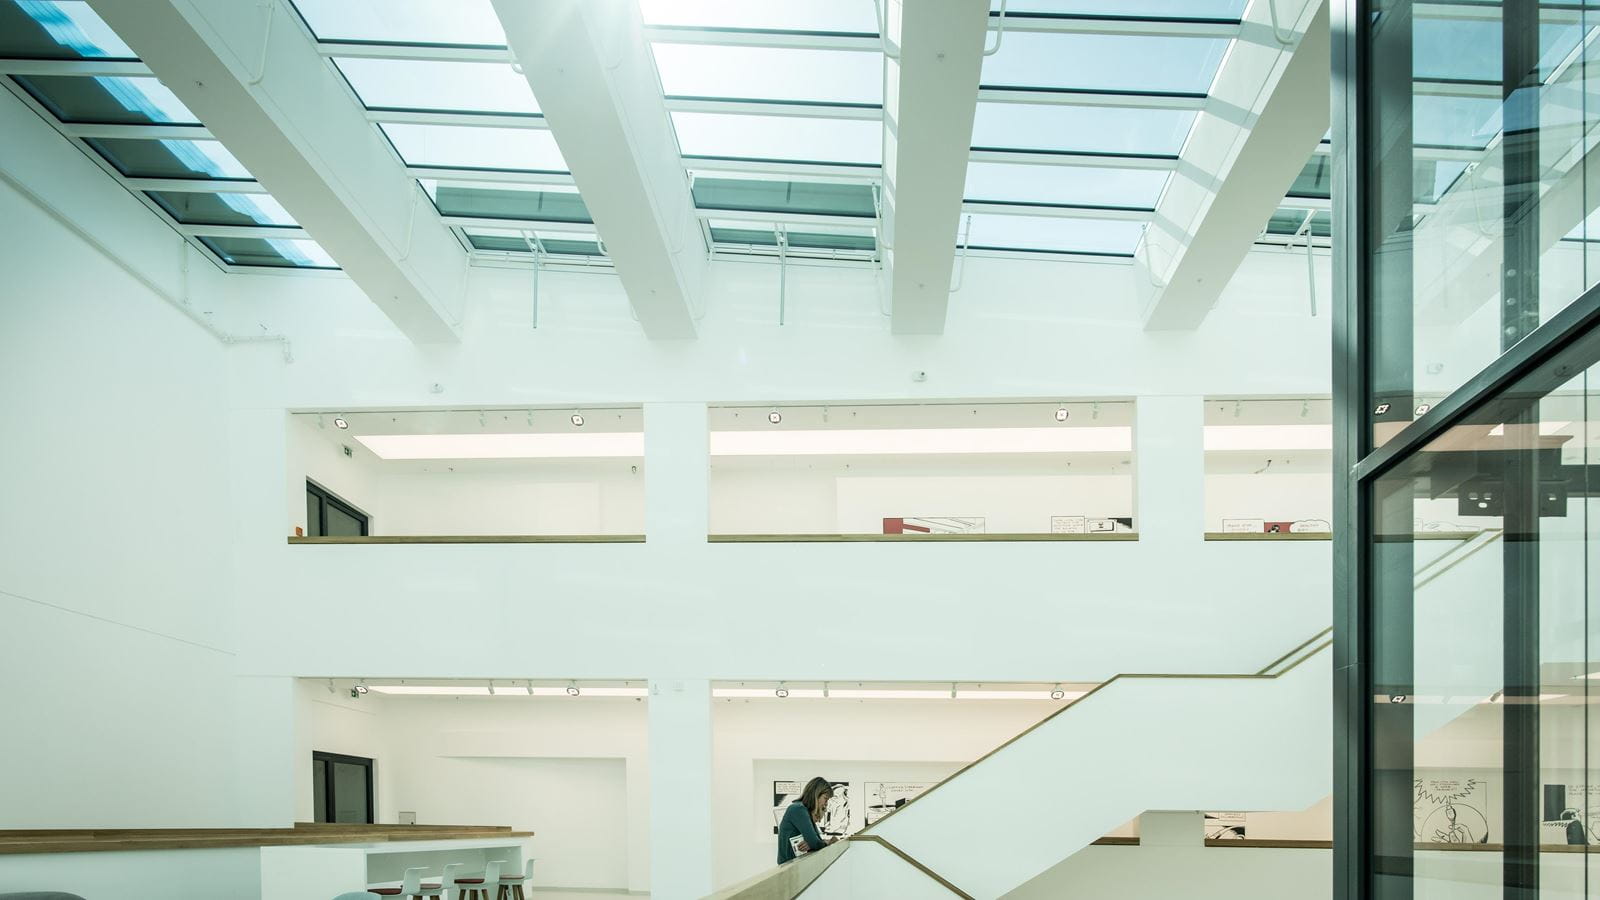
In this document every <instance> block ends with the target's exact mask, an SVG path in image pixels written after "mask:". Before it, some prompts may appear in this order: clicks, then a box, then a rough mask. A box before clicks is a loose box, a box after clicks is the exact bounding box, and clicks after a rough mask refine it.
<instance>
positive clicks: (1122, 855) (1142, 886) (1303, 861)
mask: <svg viewBox="0 0 1600 900" xmlns="http://www.w3.org/2000/svg"><path fill="white" fill-rule="evenodd" d="M1286 896H1293V897H1295V898H1297V900H1318V898H1325V897H1332V896H1333V851H1331V850H1278V849H1256V848H1251V849H1242V848H1228V849H1223V848H1207V847H1181V846H1161V845H1157V846H1139V847H1106V846H1091V847H1085V848H1084V849H1082V850H1079V851H1078V852H1077V853H1075V854H1073V855H1072V856H1069V857H1067V858H1066V859H1065V860H1063V861H1061V862H1060V863H1058V864H1056V865H1055V866H1052V867H1051V868H1049V869H1046V870H1045V871H1044V872H1042V873H1040V874H1039V875H1038V876H1037V877H1035V878H1034V879H1033V880H1032V881H1029V882H1028V883H1026V884H1024V885H1022V886H1021V887H1019V888H1017V889H1015V890H1013V891H1011V892H1010V893H1008V894H1006V895H1005V897H1006V898H1007V900H1057V898H1060V897H1072V898H1074V900H1080V898H1081V900H1169V898H1172V897H1185V898H1193V900H1281V898H1283V897H1286Z"/></svg>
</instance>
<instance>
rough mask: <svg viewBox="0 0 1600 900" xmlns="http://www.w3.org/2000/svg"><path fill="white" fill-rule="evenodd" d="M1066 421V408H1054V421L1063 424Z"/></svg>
mask: <svg viewBox="0 0 1600 900" xmlns="http://www.w3.org/2000/svg"><path fill="white" fill-rule="evenodd" d="M1066 420H1067V408H1066V407H1065V406H1061V407H1057V408H1056V421H1057V422H1065V421H1066Z"/></svg>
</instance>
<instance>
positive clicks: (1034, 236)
mask: <svg viewBox="0 0 1600 900" xmlns="http://www.w3.org/2000/svg"><path fill="white" fill-rule="evenodd" d="M963 218H965V217H963ZM963 227H965V226H963ZM1143 233H1144V225H1143V224H1142V223H1139V222H1115V221H1105V220H1101V219H1065V218H1055V217H1052V216H1005V215H992V214H988V213H982V214H976V215H973V216H972V226H971V229H970V230H968V231H967V243H968V245H969V246H970V247H971V248H972V249H985V250H1036V251H1042V252H1046V253H1089V254H1097V255H1108V256H1132V255H1133V249H1134V247H1136V246H1138V244H1139V236H1140V235H1141V234H1143Z"/></svg>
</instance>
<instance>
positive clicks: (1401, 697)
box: [1389, 694, 1407, 703]
mask: <svg viewBox="0 0 1600 900" xmlns="http://www.w3.org/2000/svg"><path fill="white" fill-rule="evenodd" d="M1406 700H1407V697H1406V695H1405V694H1395V695H1393V696H1391V697H1390V698H1389V702H1390V703H1404V702H1406Z"/></svg>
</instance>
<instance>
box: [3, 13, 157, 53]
mask: <svg viewBox="0 0 1600 900" xmlns="http://www.w3.org/2000/svg"><path fill="white" fill-rule="evenodd" d="M0 56H7V57H14V58H20V59H137V57H136V56H135V55H134V53H133V50H131V49H130V48H129V47H128V45H127V44H125V43H123V42H122V39H121V38H119V37H117V34H116V32H114V31H112V30H111V26H109V25H107V24H106V23H105V21H104V20H103V19H101V18H100V16H99V15H97V14H96V13H95V11H94V10H93V9H90V8H89V4H88V3H86V2H84V0H26V2H23V0H16V2H11V0H0Z"/></svg>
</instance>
